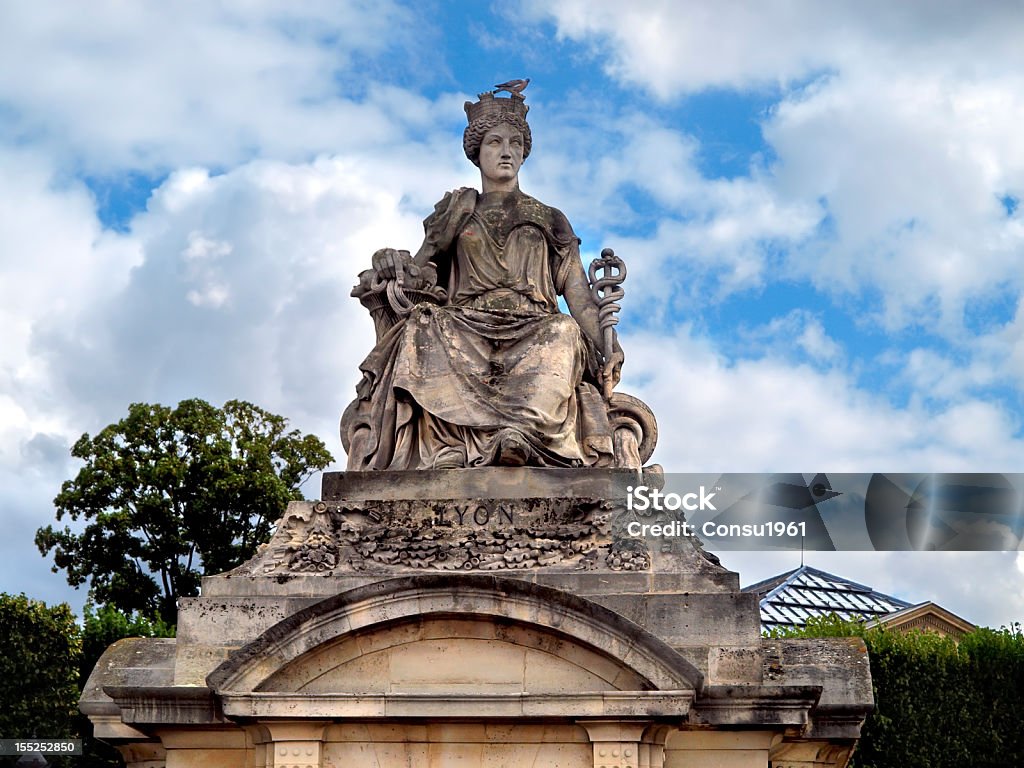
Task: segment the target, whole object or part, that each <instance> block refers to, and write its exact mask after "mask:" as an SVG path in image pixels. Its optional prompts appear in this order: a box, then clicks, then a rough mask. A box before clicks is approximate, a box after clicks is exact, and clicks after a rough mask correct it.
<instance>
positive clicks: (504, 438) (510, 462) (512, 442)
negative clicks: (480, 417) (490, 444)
mask: <svg viewBox="0 0 1024 768" xmlns="http://www.w3.org/2000/svg"><path fill="white" fill-rule="evenodd" d="M531 453H533V451H532V450H531V449H530V444H529V443H528V442H526V438H524V437H523V436H522V435H521V434H519V433H518V432H517V431H515V430H514V429H509V430H506V431H505V432H503V433H502V435H501V437H500V438H498V464H500V465H501V466H503V467H522V466H525V465H526V463H527V462H528V461H529V460H530V454H531Z"/></svg>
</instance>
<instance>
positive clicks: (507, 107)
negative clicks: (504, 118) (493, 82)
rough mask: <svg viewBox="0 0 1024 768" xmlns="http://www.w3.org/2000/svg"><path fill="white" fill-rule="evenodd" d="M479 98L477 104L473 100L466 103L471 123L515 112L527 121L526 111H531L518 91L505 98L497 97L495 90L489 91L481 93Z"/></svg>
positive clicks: (467, 116) (467, 114)
mask: <svg viewBox="0 0 1024 768" xmlns="http://www.w3.org/2000/svg"><path fill="white" fill-rule="evenodd" d="M478 98H479V99H480V100H479V101H478V102H476V103H475V104H474V103H473V102H472V101H467V102H466V105H465V108H466V118H467V119H468V121H469V122H470V123H472V122H474V121H476V120H480V119H481V118H485V117H491V116H495V117H498V116H500V115H502V114H506V113H508V114H513V115H515V116H516V117H519V118H521V119H522V120H524V121H525V120H526V113H527V112H529V111H530V108H529V107H528V106H527V105H526V100H525V99H524V98H523V97H522V95H521V94H518V93H513V94H511V95H510V96H509V98H507V99H505V98H499V97H496V96H495V95H494V91H487V92H486V93H481V94H479V96H478Z"/></svg>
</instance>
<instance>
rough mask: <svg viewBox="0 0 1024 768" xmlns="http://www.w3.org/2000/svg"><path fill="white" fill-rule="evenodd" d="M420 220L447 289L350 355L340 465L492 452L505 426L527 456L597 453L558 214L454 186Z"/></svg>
mask: <svg viewBox="0 0 1024 768" xmlns="http://www.w3.org/2000/svg"><path fill="white" fill-rule="evenodd" d="M424 229H425V231H426V247H428V248H429V249H430V251H431V252H433V253H435V254H436V255H435V256H434V257H433V261H434V262H435V264H436V265H437V267H438V275H439V281H438V282H439V284H446V285H447V287H448V296H449V303H448V304H447V305H445V306H435V305H432V304H419V305H417V306H416V307H415V308H414V309H413V310H412V312H411V313H410V314H409V315H408V316H407V317H406V318H405V319H404V320H403V321H401V322H399V323H398V324H396V325H395V326H394V327H392V328H391V329H390V331H388V332H387V334H386V335H385V336H384V337H383V338H382V339H381V340H380V342H379V343H378V344H377V346H376V347H375V348H374V350H373V351H372V352H371V353H370V355H369V356H368V357H367V358H366V360H365V361H364V362H363V364H362V365H361V366H360V370H361V371H362V372H363V379H362V381H361V382H360V384H359V386H358V387H357V399H356V400H355V401H354V402H353V403H352V404H351V405H350V406H349V408H348V409H347V410H346V412H345V415H344V416H343V418H342V441H343V443H344V444H345V450H346V451H347V452H348V457H349V458H348V468H349V469H350V470H372V469H430V468H434V467H447V466H484V465H489V464H494V463H496V462H497V460H498V454H499V451H500V448H501V441H502V439H503V436H504V437H507V435H508V433H509V430H514V431H515V433H516V435H517V436H518V437H521V438H523V439H525V442H526V443H528V444H529V448H530V451H531V456H530V459H529V463H530V464H533V465H540V466H579V465H605V464H608V463H610V462H611V453H612V440H611V430H610V428H609V424H608V417H607V411H606V406H605V404H604V401H603V400H602V398H601V395H600V393H599V392H598V390H597V388H596V387H595V381H596V370H595V367H596V354H595V353H594V351H593V350H592V349H590V348H589V345H590V342H589V341H588V340H587V339H586V337H585V336H584V334H583V333H582V332H581V331H580V328H579V326H578V325H577V323H576V321H575V320H573V318H572V317H570V316H568V315H565V314H563V313H561V312H560V310H559V308H558V296H559V295H560V294H562V293H563V290H564V287H565V283H566V280H567V277H568V275H569V273H570V269H572V268H573V266H574V264H576V263H578V262H579V259H580V255H579V240H578V239H577V237H576V235H575V233H574V232H573V231H572V227H571V226H570V225H569V222H568V220H567V219H566V218H565V216H564V215H563V214H562V213H561V212H560V211H558V210H556V209H554V208H551V207H549V206H546V205H544V204H542V203H540V202H538V201H537V200H535V199H533V198H532V197H529V196H528V195H524V194H522V193H521V192H519V191H515V192H511V193H491V194H489V195H480V194H478V193H477V192H476V190H473V189H465V188H464V189H459V190H456V191H455V192H451V193H449V194H447V195H446V196H445V197H444V199H443V200H442V201H441V202H440V203H438V204H437V206H436V207H435V210H434V213H433V214H431V216H429V217H428V218H427V219H426V221H425V222H424ZM588 366H589V368H588Z"/></svg>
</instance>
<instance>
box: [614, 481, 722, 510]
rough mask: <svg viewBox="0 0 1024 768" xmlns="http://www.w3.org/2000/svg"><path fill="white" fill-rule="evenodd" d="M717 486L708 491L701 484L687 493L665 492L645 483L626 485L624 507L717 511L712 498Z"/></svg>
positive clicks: (633, 508) (634, 508) (630, 508)
mask: <svg viewBox="0 0 1024 768" xmlns="http://www.w3.org/2000/svg"><path fill="white" fill-rule="evenodd" d="M719 490H720V489H719V488H716V489H715V490H713V491H711V493H708V489H707V488H705V487H704V486H703V485H702V486H700V488H698V489H697V490H696V491H690V492H689V493H673V492H671V491H670V492H669V493H665V492H664V491H662V490H661V489H660V488H651V487H649V486H646V485H637V486H632V485H630V486H627V487H626V509H628V510H629V511H630V512H678V511H679V510H680V509H683V510H686V511H687V512H698V511H699V512H706V511H709V510H710V511H712V512H715V511H717V507H715V505H714V502H712V499H714V498H715V494H716V493H717V492H718V491H719Z"/></svg>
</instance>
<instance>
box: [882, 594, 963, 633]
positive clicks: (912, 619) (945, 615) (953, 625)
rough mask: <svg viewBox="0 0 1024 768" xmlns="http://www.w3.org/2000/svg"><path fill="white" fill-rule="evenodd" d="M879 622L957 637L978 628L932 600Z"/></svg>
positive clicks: (900, 630) (890, 626)
mask: <svg viewBox="0 0 1024 768" xmlns="http://www.w3.org/2000/svg"><path fill="white" fill-rule="evenodd" d="M877 623H878V624H880V625H883V626H886V627H888V628H889V629H895V630H897V631H899V632H907V631H909V630H912V629H919V630H927V631H929V632H937V633H938V634H940V635H944V636H947V637H953V638H957V639H959V638H961V637H963V636H964V635H966V634H967V633H968V632H972V631H974V630H975V629H977V627H976V626H975V625H974V624H971V622H969V621H967V619H965V618H963V617H962V616H957V615H956V614H955V613H953V612H952V611H949V610H946V609H945V608H943V607H942V606H941V605H936V604H935V603H933V602H930V601H929V602H925V603H918V604H917V605H912V606H910V607H909V608H904V609H902V610H899V611H896V612H895V613H890V614H889V615H888V616H883V617H882V618H880V619H878V620H877Z"/></svg>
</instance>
